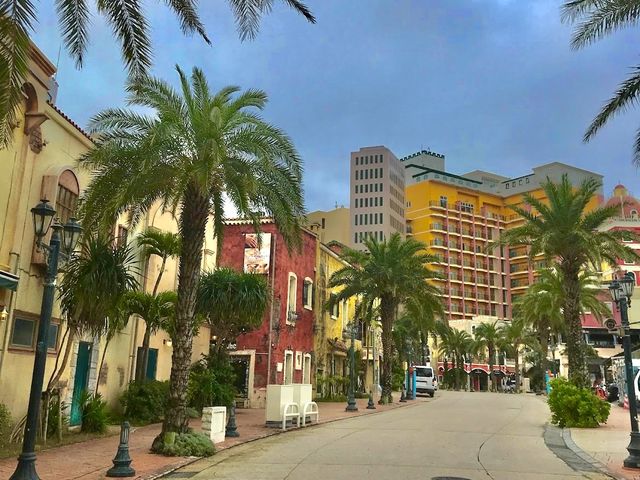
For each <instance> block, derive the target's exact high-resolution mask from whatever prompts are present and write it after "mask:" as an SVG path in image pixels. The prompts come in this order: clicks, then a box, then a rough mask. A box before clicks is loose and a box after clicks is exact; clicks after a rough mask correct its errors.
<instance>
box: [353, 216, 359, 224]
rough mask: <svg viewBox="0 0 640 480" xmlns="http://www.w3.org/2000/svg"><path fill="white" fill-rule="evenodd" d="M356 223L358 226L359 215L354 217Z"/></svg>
mask: <svg viewBox="0 0 640 480" xmlns="http://www.w3.org/2000/svg"><path fill="white" fill-rule="evenodd" d="M354 222H355V224H356V225H358V215H355V216H354Z"/></svg>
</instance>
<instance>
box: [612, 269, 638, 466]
mask: <svg viewBox="0 0 640 480" xmlns="http://www.w3.org/2000/svg"><path fill="white" fill-rule="evenodd" d="M634 283H635V279H634V277H633V275H629V274H628V273H627V274H626V275H625V276H624V277H623V278H622V279H620V280H613V281H612V282H611V284H610V285H609V291H610V293H611V297H612V298H613V301H614V302H615V303H616V304H618V308H619V309H620V317H621V321H622V329H623V336H622V346H623V349H624V367H625V373H626V377H627V395H628V397H629V416H630V420H631V434H630V436H631V440H630V441H629V446H627V451H628V452H629V456H628V457H627V458H626V459H625V460H624V462H623V465H624V466H625V467H627V468H640V433H638V405H637V403H636V389H635V385H634V380H633V364H632V361H631V332H630V331H629V315H628V306H629V305H631V295H632V294H633V287H634Z"/></svg>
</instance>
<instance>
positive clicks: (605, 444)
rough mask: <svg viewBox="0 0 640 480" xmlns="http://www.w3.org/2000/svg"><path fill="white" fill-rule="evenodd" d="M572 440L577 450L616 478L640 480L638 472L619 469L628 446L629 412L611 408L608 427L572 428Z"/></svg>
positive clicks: (613, 406) (612, 406) (614, 406)
mask: <svg viewBox="0 0 640 480" xmlns="http://www.w3.org/2000/svg"><path fill="white" fill-rule="evenodd" d="M570 431H571V440H573V442H574V443H575V444H576V446H577V447H578V448H579V449H580V450H582V451H583V452H585V453H587V454H588V455H589V456H591V457H592V458H593V459H594V460H596V461H598V462H600V463H601V464H603V465H604V466H605V467H606V468H607V469H608V470H609V472H610V473H611V474H612V475H614V476H615V477H616V478H621V479H627V480H640V470H630V469H626V468H624V467H623V466H622V462H623V460H624V459H625V458H626V457H627V455H628V452H627V445H628V444H629V432H630V431H631V427H630V425H629V410H625V409H624V408H622V407H619V406H618V405H617V404H616V403H613V404H611V414H610V415H609V419H608V420H607V423H606V424H604V425H601V426H600V427H598V428H571V429H570Z"/></svg>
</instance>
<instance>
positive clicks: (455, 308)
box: [449, 303, 462, 313]
mask: <svg viewBox="0 0 640 480" xmlns="http://www.w3.org/2000/svg"><path fill="white" fill-rule="evenodd" d="M449 311H450V312H457V313H458V312H462V307H461V306H460V305H456V304H455V303H452V304H451V307H450V308H449Z"/></svg>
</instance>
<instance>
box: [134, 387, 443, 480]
mask: <svg viewBox="0 0 640 480" xmlns="http://www.w3.org/2000/svg"><path fill="white" fill-rule="evenodd" d="M430 400H431V401H434V400H435V398H433V399H430ZM420 403H423V402H416V401H415V400H412V401H411V403H405V404H398V405H397V406H396V408H392V409H389V410H384V411H382V410H380V411H374V410H367V411H363V413H358V415H352V416H349V417H341V418H333V419H331V420H325V421H322V422H319V423H311V424H308V425H307V426H306V427H304V428H303V427H300V428H290V429H288V430H280V429H278V428H274V430H273V431H272V432H268V433H265V434H264V435H261V436H259V437H255V438H250V439H248V440H247V441H246V442H241V443H236V444H235V445H230V446H228V447H226V448H223V449H222V450H217V451H216V454H217V453H218V452H226V451H228V450H231V449H233V448H236V447H242V446H243V445H247V444H249V443H253V442H257V441H258V440H263V439H265V438H268V437H273V436H276V435H283V434H287V433H292V432H300V431H304V430H307V429H309V428H315V427H320V426H322V425H327V424H330V423H335V422H340V421H342V420H350V419H353V418H359V417H365V416H367V415H376V414H379V413H387V412H392V411H394V410H397V409H400V408H407V407H412V406H416V405H419V404H420ZM424 403H426V402H424ZM429 403H431V402H429ZM214 456H215V454H214ZM203 458H205V457H190V458H188V459H187V460H186V461H185V462H184V463H181V464H180V465H175V466H172V467H171V468H169V469H167V470H165V471H164V472H161V473H155V474H152V475H150V476H146V477H142V478H140V479H139V480H156V479H159V478H164V477H166V476H167V475H171V474H172V473H173V472H175V471H176V470H179V469H181V468H184V467H186V466H188V465H191V464H193V463H196V462H197V461H199V460H202V459H203ZM209 458H211V457H209ZM207 468H208V467H207Z"/></svg>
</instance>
